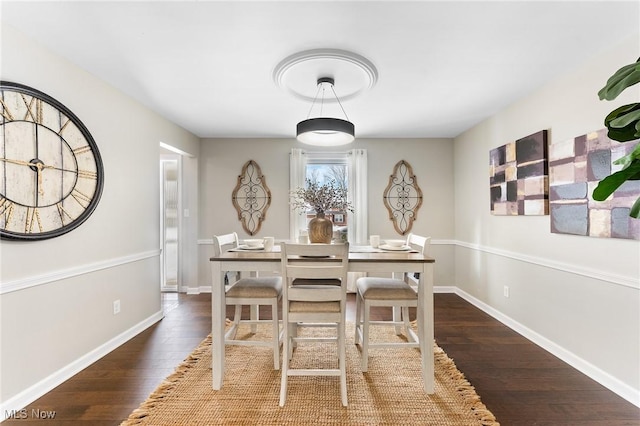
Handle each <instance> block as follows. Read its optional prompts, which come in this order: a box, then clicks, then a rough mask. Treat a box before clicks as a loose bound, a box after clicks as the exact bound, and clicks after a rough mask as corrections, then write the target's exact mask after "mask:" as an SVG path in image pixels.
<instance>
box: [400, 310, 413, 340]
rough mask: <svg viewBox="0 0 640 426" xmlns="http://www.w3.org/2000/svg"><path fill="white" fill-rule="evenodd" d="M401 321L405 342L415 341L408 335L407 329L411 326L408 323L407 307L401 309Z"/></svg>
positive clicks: (411, 335)
mask: <svg viewBox="0 0 640 426" xmlns="http://www.w3.org/2000/svg"><path fill="white" fill-rule="evenodd" d="M402 321H403V322H404V335H405V336H406V337H407V340H408V341H410V342H413V341H415V339H414V338H413V334H411V333H409V328H410V327H411V324H410V323H409V307H408V306H403V307H402Z"/></svg>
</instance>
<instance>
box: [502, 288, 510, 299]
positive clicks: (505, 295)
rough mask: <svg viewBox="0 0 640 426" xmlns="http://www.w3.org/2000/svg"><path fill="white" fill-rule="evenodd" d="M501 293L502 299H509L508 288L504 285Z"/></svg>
mask: <svg viewBox="0 0 640 426" xmlns="http://www.w3.org/2000/svg"><path fill="white" fill-rule="evenodd" d="M502 293H503V294H504V297H506V298H507V299H508V298H509V286H508V285H505V286H504V288H503V289H502Z"/></svg>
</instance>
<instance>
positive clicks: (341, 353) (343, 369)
mask: <svg viewBox="0 0 640 426" xmlns="http://www.w3.org/2000/svg"><path fill="white" fill-rule="evenodd" d="M338 357H339V364H340V396H341V397H342V406H343V407H346V406H347V404H348V400H347V350H346V343H345V325H344V319H343V321H341V322H340V323H339V324H338Z"/></svg>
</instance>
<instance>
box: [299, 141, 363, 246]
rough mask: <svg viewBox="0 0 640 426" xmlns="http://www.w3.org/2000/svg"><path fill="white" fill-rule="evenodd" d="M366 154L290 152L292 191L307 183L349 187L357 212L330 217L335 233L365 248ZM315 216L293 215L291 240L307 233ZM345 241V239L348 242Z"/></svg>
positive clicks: (352, 151)
mask: <svg viewBox="0 0 640 426" xmlns="http://www.w3.org/2000/svg"><path fill="white" fill-rule="evenodd" d="M366 165H367V153H366V150H363V149H359V150H355V149H354V150H350V151H345V152H333V153H331V152H312V151H303V150H301V149H297V148H294V149H293V150H292V152H291V171H290V188H291V189H295V188H298V187H302V186H304V185H305V179H311V180H315V181H319V182H320V183H325V182H327V181H329V180H331V179H335V180H336V182H337V183H338V184H341V183H343V184H344V185H345V186H346V187H347V191H348V194H349V201H350V202H351V204H352V205H353V208H354V212H353V213H351V212H344V211H335V212H334V211H331V212H326V214H327V216H328V217H329V218H330V219H331V220H332V221H333V223H334V230H335V231H337V232H340V231H342V233H343V234H346V235H345V236H344V237H340V238H341V239H343V240H344V239H346V240H348V241H349V242H351V243H352V244H365V243H366V240H367V235H368V232H367V215H366V209H367V186H366V185H367V167H366ZM314 215H315V212H308V214H307V215H300V214H299V213H298V212H293V211H292V212H291V216H290V234H291V235H290V237H291V240H292V241H297V238H298V236H299V235H300V231H301V230H306V229H307V223H308V221H309V220H311V218H312V217H313V216H314ZM345 237H346V238H345Z"/></svg>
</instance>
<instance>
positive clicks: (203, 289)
mask: <svg viewBox="0 0 640 426" xmlns="http://www.w3.org/2000/svg"><path fill="white" fill-rule="evenodd" d="M186 293H187V294H200V293H211V286H210V285H201V286H199V287H187V291H186Z"/></svg>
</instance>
